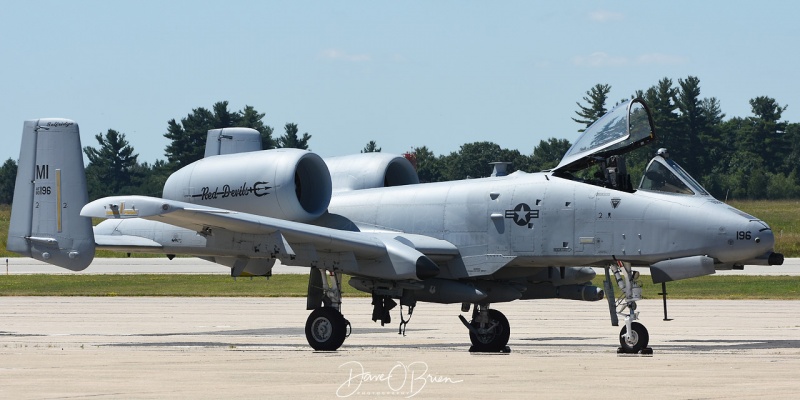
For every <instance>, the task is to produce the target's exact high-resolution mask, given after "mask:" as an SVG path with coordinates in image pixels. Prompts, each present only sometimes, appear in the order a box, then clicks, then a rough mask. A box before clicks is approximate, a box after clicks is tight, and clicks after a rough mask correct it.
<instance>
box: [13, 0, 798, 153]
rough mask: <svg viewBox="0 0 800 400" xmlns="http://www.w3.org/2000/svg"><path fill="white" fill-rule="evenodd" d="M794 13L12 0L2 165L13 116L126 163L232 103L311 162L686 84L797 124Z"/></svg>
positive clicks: (601, 4) (516, 123)
mask: <svg viewBox="0 0 800 400" xmlns="http://www.w3.org/2000/svg"><path fill="white" fill-rule="evenodd" d="M798 15H800V3H798V2H777V1H773V2H769V1H768V2H755V1H669V2H666V1H660V2H656V1H568V2H555V1H547V2H544V1H542V2H538V1H520V2H510V1H498V2H485V1H480V2H477V1H476V2H472V1H395V2H385V1H364V2H360V1H358V2H356V1H320V2H317V1H285V2H270V1H253V2H244V1H227V2H221V1H213V2H201V1H186V2H182V1H135V2H134V1H129V2H123V1H52V2H50V1H9V2H5V3H4V4H3V7H2V8H0V56H1V57H2V58H0V60H2V65H1V66H0V70H1V71H2V72H3V73H2V78H1V79H0V94H1V96H2V103H0V129H1V130H2V137H3V139H4V140H3V143H4V145H3V146H2V147H1V148H0V158H1V159H2V160H5V159H7V158H9V157H11V158H13V159H16V158H17V157H18V155H19V143H20V133H21V130H22V124H23V121H24V120H26V119H34V118H41V117H64V118H70V119H73V120H75V121H77V122H78V123H79V124H80V128H81V136H82V140H83V145H84V146H86V145H92V146H97V141H96V140H95V139H94V135H95V134H97V133H105V132H106V130H108V129H109V128H112V129H116V130H118V131H120V132H123V133H125V134H126V135H127V139H128V141H129V142H130V143H131V145H133V147H134V148H135V150H136V151H137V152H138V153H139V155H140V158H139V160H140V161H148V162H152V161H154V160H156V159H158V158H164V147H165V146H166V145H167V140H166V139H165V138H164V137H163V134H164V132H166V127H167V121H168V120H169V119H171V118H176V119H180V118H182V117H185V116H186V115H187V114H188V113H190V112H191V110H192V109H193V108H197V107H206V108H211V106H212V105H213V104H214V103H215V102H217V101H221V100H228V101H229V102H230V106H231V107H230V108H231V109H232V110H239V109H241V108H243V107H244V106H245V105H252V106H254V107H255V108H256V109H257V110H259V111H260V112H264V113H266V117H265V122H266V123H267V124H268V125H270V126H272V127H273V128H275V131H276V134H282V133H283V125H284V124H285V123H287V122H294V123H297V124H298V125H299V128H300V131H301V132H308V133H309V134H311V135H312V138H311V141H310V142H309V144H310V147H311V149H312V150H314V151H316V152H318V153H320V154H321V155H322V156H333V155H343V154H349V153H357V152H358V151H359V150H361V149H362V148H363V147H364V145H365V144H366V143H367V142H368V141H369V140H375V141H377V143H378V146H380V147H382V148H383V151H384V152H394V153H401V152H405V151H407V150H410V149H411V148H412V147H415V146H422V145H427V146H428V147H429V148H430V149H431V150H433V151H434V152H435V153H436V154H444V153H449V152H451V151H456V150H458V148H459V146H460V145H461V144H464V143H468V142H474V141H493V142H495V143H498V144H499V145H500V146H502V147H506V148H511V149H518V150H519V151H520V152H522V153H524V154H530V153H531V151H532V150H533V147H534V146H535V145H536V144H538V142H539V141H540V140H542V139H546V138H548V137H559V138H568V139H570V141H574V138H575V137H576V131H577V130H578V129H579V128H580V127H581V126H580V125H579V124H577V123H575V122H573V121H572V119H571V117H573V116H575V114H574V112H575V110H576V109H577V106H576V104H575V102H576V101H580V100H581V97H582V96H584V94H585V92H586V91H587V90H588V89H589V88H591V87H592V86H593V85H595V84H597V83H607V84H610V85H611V87H612V91H611V93H610V97H611V99H612V103H613V102H614V101H616V100H618V99H621V98H626V97H630V95H631V94H632V93H633V92H634V91H635V90H637V89H643V90H644V89H647V88H648V87H650V86H653V85H655V84H656V83H657V81H658V80H659V79H661V78H663V77H669V78H671V79H673V80H674V81H675V83H676V84H677V80H678V79H679V78H685V77H686V76H688V75H694V76H697V77H698V78H700V83H701V89H702V93H701V97H716V98H718V99H719V100H720V102H721V106H722V110H723V112H725V113H726V114H727V116H728V117H732V116H748V115H750V106H749V104H748V100H749V99H751V98H753V97H756V96H761V95H767V96H771V97H774V98H775V99H776V100H777V101H778V102H779V103H780V104H782V105H788V106H789V108H788V110H787V111H786V112H785V113H784V119H787V120H789V121H792V122H800V77H799V76H798V75H799V74H798V71H800V63H799V62H798V57H800V52H798V50H797V49H798V42H799V41H800V40H798V39H800V24H799V23H798V22H797V16H798Z"/></svg>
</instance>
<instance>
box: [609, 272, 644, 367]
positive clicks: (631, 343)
mask: <svg viewBox="0 0 800 400" xmlns="http://www.w3.org/2000/svg"><path fill="white" fill-rule="evenodd" d="M609 269H610V270H611V273H613V274H614V278H615V279H616V281H617V286H619V288H620V289H622V294H620V296H619V298H617V300H616V304H612V298H613V290H612V291H611V292H610V294H611V295H610V296H609V297H608V299H609V309H610V311H611V321H612V324H613V325H615V326H616V325H617V321H618V320H617V315H619V316H622V317H624V318H625V325H624V326H623V327H622V329H621V330H620V332H619V345H620V347H619V348H618V349H617V353H619V354H637V353H641V354H653V349H651V348H649V347H647V345H648V343H649V342H650V335H649V334H648V333H647V328H645V327H644V325H642V324H641V323H639V322H636V320H638V319H639V313H638V312H637V311H636V302H637V301H638V300H641V299H642V286H641V284H640V283H639V272H637V271H633V270H632V269H631V265H630V264H628V263H623V262H622V261H617V262H616V263H615V264H611V265H610V266H609V267H608V269H606V277H608V276H609V274H608V272H609ZM609 288H611V284H610V282H608V284H607V285H606V289H609Z"/></svg>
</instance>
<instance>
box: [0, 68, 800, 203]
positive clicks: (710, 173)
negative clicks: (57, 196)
mask: <svg viewBox="0 0 800 400" xmlns="http://www.w3.org/2000/svg"><path fill="white" fill-rule="evenodd" d="M611 89H612V88H611V85H608V84H597V85H595V86H593V87H592V88H590V89H589V90H588V91H587V92H586V93H585V96H583V97H582V102H581V101H579V102H577V103H576V105H577V109H576V111H575V114H576V117H574V118H573V120H574V121H575V122H576V123H577V124H578V125H579V127H578V129H576V131H577V132H576V133H574V134H572V135H571V137H569V138H562V139H558V138H555V137H551V138H549V139H547V140H541V141H540V142H539V143H538V144H536V145H535V146H533V148H532V151H531V152H530V153H528V154H522V153H521V152H520V151H518V150H510V149H504V148H501V147H500V146H499V145H498V144H496V143H493V142H488V141H485V142H474V143H465V144H463V145H461V146H460V148H459V149H458V150H457V151H453V152H451V153H449V154H442V155H436V154H434V153H433V152H432V151H431V150H430V149H428V148H427V147H426V146H424V145H423V146H420V147H415V148H414V149H413V151H412V152H411V153H410V154H407V155H406V156H407V157H408V158H410V159H411V160H412V161H413V162H414V163H415V165H416V168H417V172H418V174H419V177H420V180H421V181H422V182H438V181H447V180H456V179H468V178H479V177H485V176H489V174H491V172H492V166H491V165H490V164H489V163H491V162H495V161H506V162H510V163H511V166H510V168H509V172H513V171H516V170H521V171H527V172H534V171H540V170H546V169H550V168H553V167H554V166H556V165H557V164H558V162H559V161H560V160H561V157H562V156H563V155H564V153H565V152H566V151H567V150H568V149H569V147H570V143H571V142H572V141H574V140H575V139H577V137H578V135H579V134H580V132H582V131H584V130H585V129H586V128H587V127H588V126H589V125H591V124H592V123H593V122H594V121H595V120H597V119H598V118H599V117H600V116H602V115H603V114H605V113H606V112H607V111H608V110H609V109H611V108H612V107H613V106H614V105H615V104H618V103H620V102H622V101H625V100H627V98H634V97H641V98H643V99H644V100H645V102H646V103H647V105H648V106H649V107H650V109H651V112H652V113H653V118H654V122H655V125H656V136H657V143H656V145H655V146H648V147H645V148H642V149H640V150H636V151H634V152H632V153H630V154H629V155H628V156H627V158H628V169H629V171H630V172H631V173H632V175H633V176H634V185H636V184H637V183H638V180H637V178H638V177H639V176H641V173H642V171H644V168H645V166H646V164H647V162H648V161H649V159H650V158H651V157H652V156H653V155H654V154H655V149H656V148H658V147H665V148H667V149H668V150H669V152H670V156H671V157H672V158H673V159H674V160H675V161H677V162H678V163H679V164H681V165H682V166H683V167H684V169H686V170H687V171H688V172H689V173H690V174H692V175H693V176H694V177H695V178H696V179H698V180H699V181H700V183H701V184H703V185H704V186H705V187H706V189H708V190H709V192H711V194H712V195H714V196H715V197H717V198H719V199H733V198H735V199H787V198H800V171H798V163H800V124H798V123H790V122H788V121H784V120H782V113H783V112H784V111H785V110H786V108H787V106H786V105H781V104H779V103H778V102H777V101H776V100H775V99H774V98H771V97H769V96H759V97H756V98H753V99H750V101H749V103H750V106H751V111H752V115H751V116H748V117H733V118H728V119H726V116H725V114H724V113H723V112H722V109H721V106H720V103H719V101H718V100H717V99H716V98H714V97H701V95H700V80H699V79H698V78H697V77H694V76H689V77H687V78H685V79H678V80H677V84H675V82H673V80H672V79H669V78H663V79H661V80H660V81H658V82H657V83H656V84H655V85H653V86H652V87H650V88H648V89H646V90H639V91H636V92H635V93H632V94H630V96H628V97H626V98H624V99H621V100H620V101H618V102H615V104H611V102H610V101H609V93H611ZM228 106H229V103H228V102H227V101H221V102H217V103H215V104H214V105H213V106H212V107H211V108H210V109H207V108H204V107H199V108H195V109H193V110H192V111H191V112H190V113H189V114H188V115H187V116H186V117H184V118H181V119H180V120H177V119H171V120H169V121H167V125H166V131H165V133H164V134H163V135H164V137H166V138H167V139H169V140H170V143H169V144H168V145H167V147H166V148H165V150H164V155H165V159H163V160H157V161H156V162H154V163H152V164H150V163H147V162H143V163H140V162H139V161H138V154H137V153H136V152H135V150H134V148H133V147H132V146H131V144H130V143H129V142H128V140H127V138H126V137H125V134H124V133H121V132H119V131H116V130H114V129H109V130H108V131H107V132H106V133H105V134H100V133H99V134H97V135H95V139H96V140H97V146H95V147H93V146H86V147H85V148H84V153H85V154H86V156H87V158H88V160H89V164H88V165H87V167H86V172H87V179H88V183H89V195H90V199H96V198H99V197H103V196H111V195H117V194H146V195H151V196H160V195H161V190H162V187H163V185H164V182H165V181H166V179H167V177H168V176H169V175H170V174H171V173H172V172H174V171H176V170H177V169H179V168H181V167H183V166H185V165H188V164H190V163H192V162H194V161H196V160H199V159H200V158H202V157H203V154H204V149H205V140H206V135H207V132H208V130H210V129H218V128H227V127H234V126H238V127H247V128H253V129H255V130H257V131H258V132H260V134H261V139H262V147H263V148H264V149H272V148H278V147H294V148H301V149H309V141H310V139H311V135H309V134H308V133H302V134H301V133H300V130H299V128H298V125H297V124H295V123H287V124H285V125H284V134H283V135H281V136H279V137H273V135H274V130H273V128H272V127H270V126H268V125H266V124H265V123H264V122H263V120H264V116H265V114H264V113H261V112H259V111H257V110H256V109H255V108H254V107H252V106H245V107H244V108H243V109H241V110H239V111H231V110H230V109H229V107H228ZM379 151H381V148H380V147H378V145H377V143H376V142H375V141H374V140H372V141H369V142H368V143H367V145H366V146H365V147H364V148H363V149H362V150H361V152H379ZM16 169H17V165H16V162H15V161H14V160H12V159H8V160H6V162H5V163H4V164H3V165H2V167H0V204H10V203H11V201H12V198H13V188H14V180H15V176H16Z"/></svg>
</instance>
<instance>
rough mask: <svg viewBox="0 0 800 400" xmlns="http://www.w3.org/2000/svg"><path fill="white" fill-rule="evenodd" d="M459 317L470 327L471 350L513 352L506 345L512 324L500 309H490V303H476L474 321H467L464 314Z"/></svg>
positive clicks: (473, 312)
mask: <svg viewBox="0 0 800 400" xmlns="http://www.w3.org/2000/svg"><path fill="white" fill-rule="evenodd" d="M458 318H460V319H461V322H462V323H463V324H464V325H465V326H466V327H467V329H469V340H470V342H472V347H470V349H469V351H470V352H481V353H497V352H503V353H509V352H511V349H509V348H508V346H506V345H507V344H508V338H509V337H510V335H511V330H510V325H509V323H508V319H507V318H506V316H505V315H503V313H501V312H500V311H497V310H495V309H489V305H488V304H486V305H483V304H476V305H475V307H474V309H473V311H472V321H470V322H467V319H466V318H464V316H463V315H459V316H458Z"/></svg>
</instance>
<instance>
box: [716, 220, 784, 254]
mask: <svg viewBox="0 0 800 400" xmlns="http://www.w3.org/2000/svg"><path fill="white" fill-rule="evenodd" d="M737 211H738V210H737ZM742 214H744V213H742ZM726 225H728V226H727V227H726V230H727V232H726V233H727V235H726V237H727V238H728V239H727V242H726V243H725V245H724V247H725V248H724V249H718V250H721V251H720V252H718V254H717V256H715V258H717V259H719V260H720V261H722V262H726V263H744V262H747V261H750V260H754V259H757V258H763V257H768V254H770V253H772V251H773V249H774V247H775V235H774V234H773V233H772V229H770V227H769V225H767V224H766V223H765V222H764V221H761V220H759V219H757V218H755V217H752V216H749V215H746V214H744V216H738V218H737V220H735V221H731V220H729V222H728V224H726Z"/></svg>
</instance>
